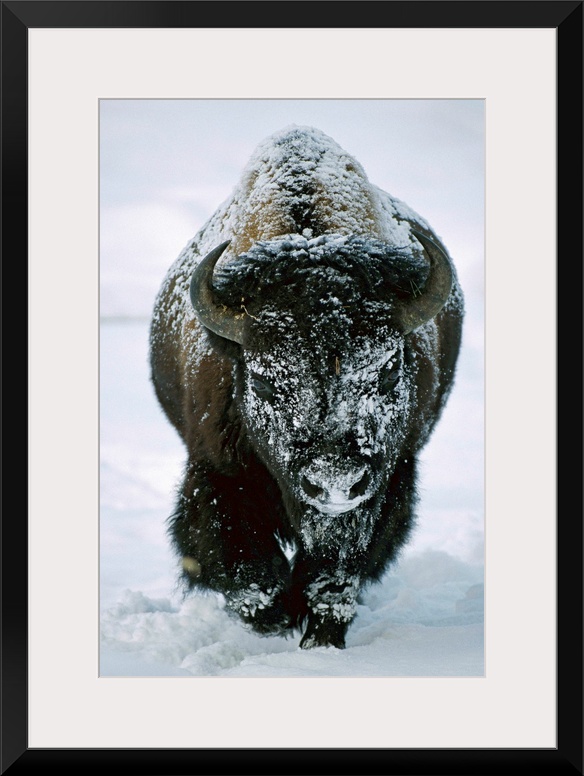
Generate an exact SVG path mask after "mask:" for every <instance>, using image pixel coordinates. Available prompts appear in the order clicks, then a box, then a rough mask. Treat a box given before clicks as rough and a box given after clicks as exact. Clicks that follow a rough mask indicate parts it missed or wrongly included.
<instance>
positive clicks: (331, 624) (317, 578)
mask: <svg viewBox="0 0 584 776" xmlns="http://www.w3.org/2000/svg"><path fill="white" fill-rule="evenodd" d="M306 571H307V570H306ZM302 576H305V579H304V581H303V582H302V583H301V584H302V589H303V593H302V597H303V599H304V601H305V612H306V618H305V619H306V627H305V630H304V635H303V636H302V639H301V641H300V647H301V648H302V649H310V648H312V647H338V648H339V649H343V648H344V647H345V635H346V633H347V629H348V627H349V625H350V624H351V622H352V620H353V618H354V616H355V611H356V608H357V596H358V594H359V590H360V577H359V576H358V575H356V574H352V573H350V572H348V571H347V570H345V569H343V568H338V569H335V570H330V571H324V572H322V573H317V574H314V575H311V574H307V575H306V572H305V574H302Z"/></svg>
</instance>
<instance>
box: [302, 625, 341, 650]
mask: <svg viewBox="0 0 584 776" xmlns="http://www.w3.org/2000/svg"><path fill="white" fill-rule="evenodd" d="M346 630H347V626H346V624H339V623H311V622H310V620H309V622H308V626H307V628H306V632H305V633H304V636H303V637H302V639H301V640H300V649H313V648H314V647H336V648H337V649H345V631H346Z"/></svg>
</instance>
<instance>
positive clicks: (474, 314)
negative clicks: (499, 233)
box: [99, 99, 485, 678]
mask: <svg viewBox="0 0 584 776" xmlns="http://www.w3.org/2000/svg"><path fill="white" fill-rule="evenodd" d="M99 133H100V146H99V153H100V171H99V172H100V214H99V215H100V347H99V351H100V675H101V676H111V677H116V676H186V677H188V676H191V677H192V676H197V677H200V676H222V677H255V678H258V677H309V676H315V677H319V676H334V677H367V676H380V677H392V676H403V677H414V676H416V677H432V676H447V677H456V676H483V675H484V584H483V583H484V514H485V513H484V298H483V295H484V282H483V281H484V183H485V181H484V143H485V137H484V101H483V100H479V99H465V100H461V99H452V100H449V99H428V100H420V99H415V100H414V99H412V100H351V99H346V100H284V99H282V100H278V99H264V100H246V99H240V100H167V99H160V100H150V99H148V100H140V99H127V100H126V99H111V100H108V99H103V100H100V105H99Z"/></svg>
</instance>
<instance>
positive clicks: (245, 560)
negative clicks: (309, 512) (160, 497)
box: [171, 470, 292, 634]
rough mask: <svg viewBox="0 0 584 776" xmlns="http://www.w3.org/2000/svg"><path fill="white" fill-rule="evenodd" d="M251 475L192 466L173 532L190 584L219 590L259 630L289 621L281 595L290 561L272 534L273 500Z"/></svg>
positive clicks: (267, 630)
mask: <svg viewBox="0 0 584 776" xmlns="http://www.w3.org/2000/svg"><path fill="white" fill-rule="evenodd" d="M261 501H262V499H261V498H258V495H257V491H256V490H255V488H254V487H253V483H252V484H251V485H250V483H249V481H247V480H245V479H243V478H241V479H240V478H238V477H225V476H219V475H212V474H209V473H208V472H201V471H200V470H195V471H192V472H191V474H190V476H189V477H187V480H186V482H185V484H184V486H183V492H182V494H181V497H180V498H179V502H178V506H177V509H176V512H175V514H174V516H173V518H172V521H171V533H172V537H173V541H174V546H175V549H176V550H177V552H178V554H179V556H180V558H181V563H182V571H183V578H184V580H185V582H186V584H187V586H188V587H189V588H190V589H193V588H198V589H200V590H213V591H215V592H218V593H221V594H223V596H224V597H225V601H226V608H227V610H228V611H230V612H231V613H233V614H236V615H238V616H239V617H240V618H241V620H243V622H245V623H246V624H247V625H249V626H250V627H251V628H253V629H254V630H255V631H256V632H258V633H261V634H271V633H274V634H276V633H282V632H283V631H285V630H286V629H288V628H290V627H292V624H291V618H290V616H289V614H288V613H287V611H286V608H285V604H284V600H285V597H286V594H287V591H288V588H289V586H290V576H291V572H290V565H289V563H288V560H287V558H286V556H285V555H284V553H283V552H282V549H281V547H280V545H279V543H278V541H277V539H276V537H275V535H274V531H275V527H276V526H277V520H276V515H275V513H274V502H273V501H272V502H271V503H270V504H269V505H268V504H263V503H260V502H261Z"/></svg>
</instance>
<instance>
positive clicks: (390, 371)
mask: <svg viewBox="0 0 584 776" xmlns="http://www.w3.org/2000/svg"><path fill="white" fill-rule="evenodd" d="M400 374H401V366H400V365H399V364H391V365H389V364H388V365H387V366H385V367H384V368H383V370H382V371H381V378H380V381H379V387H380V390H381V393H389V392H390V391H391V390H392V388H394V387H395V384H396V383H397V381H398V380H399V376H400Z"/></svg>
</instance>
